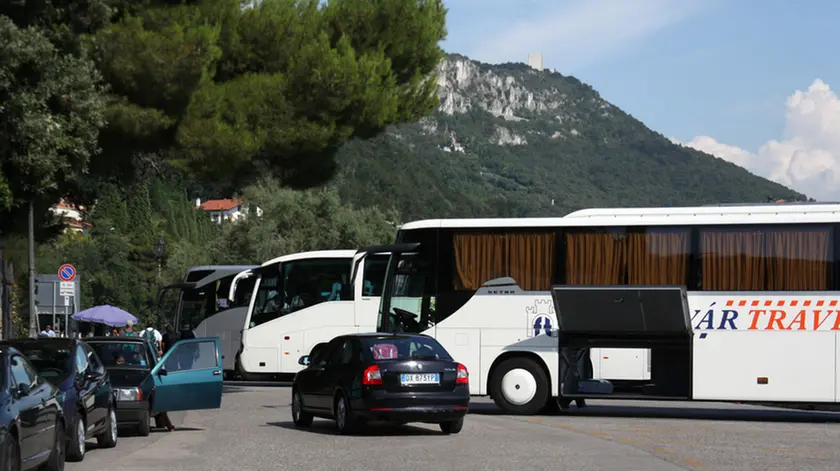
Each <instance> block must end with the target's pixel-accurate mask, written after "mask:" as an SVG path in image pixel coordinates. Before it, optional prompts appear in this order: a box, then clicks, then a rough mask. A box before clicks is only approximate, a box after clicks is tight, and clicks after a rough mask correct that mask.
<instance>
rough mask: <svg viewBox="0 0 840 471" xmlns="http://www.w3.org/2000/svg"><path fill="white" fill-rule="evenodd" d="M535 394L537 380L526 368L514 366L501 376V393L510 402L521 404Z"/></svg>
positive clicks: (528, 400)
mask: <svg viewBox="0 0 840 471" xmlns="http://www.w3.org/2000/svg"><path fill="white" fill-rule="evenodd" d="M536 394H537V380H536V378H534V375H532V374H531V373H530V372H529V371H528V370H525V369H522V368H516V369H513V370H510V371H508V372H507V373H505V375H504V376H503V377H502V395H503V396H504V397H505V400H507V401H508V402H510V403H511V404H514V405H517V406H521V405H524V404H527V403H529V402H531V400H532V399H534V396H536Z"/></svg>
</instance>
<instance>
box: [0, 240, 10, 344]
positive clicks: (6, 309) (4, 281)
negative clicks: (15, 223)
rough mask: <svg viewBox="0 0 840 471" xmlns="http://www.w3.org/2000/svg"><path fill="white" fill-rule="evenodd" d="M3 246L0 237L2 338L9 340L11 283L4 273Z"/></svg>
mask: <svg viewBox="0 0 840 471" xmlns="http://www.w3.org/2000/svg"><path fill="white" fill-rule="evenodd" d="M5 248H6V244H5V242H4V241H3V239H0V313H2V323H3V340H10V339H11V338H12V313H11V306H10V304H11V303H10V302H9V290H10V288H11V286H12V284H11V283H10V282H9V279H8V273H6V256H5V253H4V250H5Z"/></svg>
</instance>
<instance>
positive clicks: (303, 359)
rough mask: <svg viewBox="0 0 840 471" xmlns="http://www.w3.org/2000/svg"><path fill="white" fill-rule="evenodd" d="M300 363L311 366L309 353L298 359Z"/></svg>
mask: <svg viewBox="0 0 840 471" xmlns="http://www.w3.org/2000/svg"><path fill="white" fill-rule="evenodd" d="M298 365H303V366H309V355H304V356H302V357H300V359H298Z"/></svg>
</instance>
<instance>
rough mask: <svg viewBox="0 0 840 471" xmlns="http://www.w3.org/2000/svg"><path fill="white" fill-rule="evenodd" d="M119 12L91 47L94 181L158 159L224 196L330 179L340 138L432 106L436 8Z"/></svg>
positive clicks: (296, 3)
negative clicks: (103, 119) (269, 180)
mask: <svg viewBox="0 0 840 471" xmlns="http://www.w3.org/2000/svg"><path fill="white" fill-rule="evenodd" d="M240 3H241V2H240V1H238V0H204V1H189V2H178V3H176V2H168V1H153V0H147V1H144V2H140V3H136V2H135V3H133V4H132V3H131V2H120V3H119V4H117V6H116V9H117V10H118V11H119V12H120V13H119V15H118V18H119V20H118V21H116V22H115V23H113V24H111V25H108V26H107V27H105V28H103V29H101V30H99V31H98V32H97V33H96V34H95V35H94V36H93V38H92V40H91V46H90V50H91V53H92V56H93V57H94V59H95V61H96V64H97V65H98V67H99V69H100V70H101V71H102V73H103V75H104V77H105V79H106V80H107V82H108V83H109V84H110V86H111V91H112V93H113V99H112V100H111V102H110V105H109V107H108V112H107V117H108V127H107V128H106V129H105V130H104V131H103V133H102V139H101V145H102V147H103V150H104V152H103V154H102V155H101V157H99V158H98V159H97V161H96V162H95V165H94V168H95V169H96V171H97V172H104V173H107V174H109V175H112V176H117V177H120V178H126V177H133V176H135V175H134V173H135V172H136V169H137V166H138V159H139V156H140V155H143V154H148V153H151V154H157V155H160V156H163V157H165V158H166V159H167V160H168V161H169V163H170V164H173V165H175V166H177V167H178V168H181V169H187V170H190V171H192V172H193V173H195V174H196V175H198V176H200V177H203V178H208V179H217V180H220V181H223V182H226V183H227V184H228V185H227V186H228V189H233V188H240V187H241V185H243V184H244V183H245V182H248V181H252V180H254V179H255V178H257V177H259V176H263V175H266V174H271V175H274V176H276V177H277V178H278V179H279V181H280V182H281V183H282V184H283V185H285V186H292V187H297V188H307V187H313V186H317V185H320V184H322V183H324V182H326V181H327V180H329V179H330V178H331V177H332V176H333V175H334V174H335V171H336V162H335V158H334V157H335V153H336V151H337V150H338V149H339V148H340V147H341V146H342V145H343V144H344V143H345V142H346V141H347V140H348V139H350V138H353V137H372V136H375V135H377V134H378V133H380V132H381V131H382V130H383V129H384V128H385V127H386V126H387V125H390V124H395V123H402V122H410V121H413V120H416V119H418V118H420V117H421V116H424V115H426V114H428V113H429V112H431V111H432V110H433V109H434V107H435V105H436V103H437V86H436V82H435V81H434V80H433V73H434V70H435V67H436V65H437V64H438V62H439V61H440V59H441V58H442V57H443V53H442V51H441V49H440V47H439V46H438V43H439V41H440V40H442V39H443V38H444V37H445V35H446V32H445V27H444V24H445V14H446V10H445V9H444V8H443V5H442V1H441V0H411V1H401V2H393V1H391V0H374V1H371V0H332V1H330V2H327V3H325V4H321V3H320V2H319V1H318V0H264V1H262V2H259V4H258V5H257V6H256V7H253V8H241V5H240Z"/></svg>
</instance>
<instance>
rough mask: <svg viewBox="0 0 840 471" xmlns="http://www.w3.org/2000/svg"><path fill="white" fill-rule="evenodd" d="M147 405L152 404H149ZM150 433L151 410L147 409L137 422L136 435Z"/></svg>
mask: <svg viewBox="0 0 840 471" xmlns="http://www.w3.org/2000/svg"><path fill="white" fill-rule="evenodd" d="M149 407H150V408H151V407H152V406H151V405H149ZM150 433H152V411H151V410H150V409H147V410H146V413H145V414H143V417H141V418H140V423H139V424H137V435H140V436H141V437H148V436H149V434H150Z"/></svg>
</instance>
